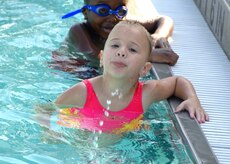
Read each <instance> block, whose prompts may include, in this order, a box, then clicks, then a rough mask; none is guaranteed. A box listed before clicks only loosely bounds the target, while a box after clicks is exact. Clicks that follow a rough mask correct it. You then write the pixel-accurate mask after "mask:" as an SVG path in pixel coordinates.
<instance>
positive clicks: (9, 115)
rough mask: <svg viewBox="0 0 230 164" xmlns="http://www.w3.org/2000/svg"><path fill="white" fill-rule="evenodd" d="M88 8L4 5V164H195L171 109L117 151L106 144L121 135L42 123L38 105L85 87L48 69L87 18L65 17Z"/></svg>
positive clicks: (157, 111)
mask: <svg viewBox="0 0 230 164" xmlns="http://www.w3.org/2000/svg"><path fill="white" fill-rule="evenodd" d="M28 1H29V2H28ZM82 4H83V3H82V2H78V4H77V3H76V1H75V2H73V1H72V0H66V1H61V0H55V1H54V0H51V1H45V0H39V1H37V0H9V1H6V0H0V13H1V17H0V95H1V96H0V145H1V146H0V163H17V164H18V163H22V164H23V163H47V164H50V163H191V160H190V159H189V157H188V155H187V153H186V151H185V147H184V145H183V144H182V141H181V138H180V136H179V135H178V134H177V132H175V128H174V125H173V123H172V120H171V119H172V117H173V116H172V114H171V113H169V112H168V111H167V110H166V108H167V104H165V103H164V102H161V103H157V104H153V106H152V107H151V109H150V110H149V112H148V113H146V114H145V120H144V121H143V123H142V124H143V127H144V126H145V125H146V126H148V127H149V129H146V128H141V130H138V131H133V132H130V133H127V134H124V135H123V136H122V137H120V138H119V139H118V140H117V139H116V141H115V143H114V144H106V142H107V141H108V140H111V138H113V137H114V136H110V135H104V134H98V133H89V132H85V131H80V130H77V129H70V128H64V127H59V128H57V129H58V130H57V131H55V130H54V131H53V133H48V132H46V130H45V129H44V128H43V127H42V125H40V124H39V123H38V122H37V121H36V120H35V113H36V112H35V109H34V108H35V106H36V105H37V104H46V103H49V101H53V100H54V99H55V98H56V97H57V95H59V94H60V93H61V92H63V91H64V90H66V89H67V88H69V87H70V86H72V85H73V84H75V83H76V82H78V81H79V80H80V79H78V78H77V77H76V76H75V75H74V74H70V73H66V72H62V71H58V70H55V69H52V68H50V67H49V64H48V62H49V61H50V60H51V51H52V50H55V49H57V48H58V47H59V45H60V43H61V42H62V41H63V40H64V38H65V36H66V34H67V31H68V28H69V27H70V26H71V25H72V24H73V23H74V22H75V21H79V20H81V19H82V16H81V15H79V17H78V18H77V17H74V18H71V19H66V20H64V21H62V20H61V19H60V17H61V16H62V15H63V14H65V13H67V12H69V11H72V10H75V9H77V8H79V7H80V6H82ZM103 142H105V143H103ZM101 143H102V144H101ZM103 144H104V146H103ZM101 145H102V146H101Z"/></svg>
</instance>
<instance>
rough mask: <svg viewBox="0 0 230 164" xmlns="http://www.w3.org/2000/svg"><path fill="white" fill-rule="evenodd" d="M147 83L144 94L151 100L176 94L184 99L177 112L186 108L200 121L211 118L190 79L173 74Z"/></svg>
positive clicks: (192, 116) (191, 115)
mask: <svg viewBox="0 0 230 164" xmlns="http://www.w3.org/2000/svg"><path fill="white" fill-rule="evenodd" d="M146 84H147V85H146V87H145V88H144V96H145V98H147V99H148V96H149V97H151V98H150V99H151V100H150V101H152V102H153V101H159V100H163V99H167V98H169V97H171V96H176V97H178V98H180V99H182V100H184V101H183V102H182V103H181V104H180V105H179V106H178V107H177V108H176V112H180V111H182V110H184V109H186V110H187V111H188V112H189V114H190V117H191V118H195V117H196V119H197V121H198V122H199V123H203V122H205V121H208V120H209V118H208V115H207V113H206V112H205V111H204V109H203V108H202V106H201V104H200V101H199V99H198V97H197V94H196V92H195V89H194V87H193V85H192V84H191V82H190V81H189V80H187V79H185V78H183V77H180V76H173V77H168V78H165V79H162V80H155V81H153V80H152V81H148V82H147V83H146ZM145 93H147V94H145ZM143 102H144V98H143ZM148 103H150V102H148Z"/></svg>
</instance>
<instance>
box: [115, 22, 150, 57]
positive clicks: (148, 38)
mask: <svg viewBox="0 0 230 164" xmlns="http://www.w3.org/2000/svg"><path fill="white" fill-rule="evenodd" d="M122 24H124V25H128V26H129V27H131V26H135V27H137V28H139V29H140V30H142V31H143V32H144V33H145V35H146V39H147V40H148V43H149V55H150V54H151V53H152V48H153V47H154V42H153V38H152V36H151V34H150V33H149V32H148V31H147V29H146V28H145V27H144V26H142V25H141V23H140V22H138V21H135V20H123V21H120V22H119V23H118V24H117V25H122ZM117 25H116V26H117Z"/></svg>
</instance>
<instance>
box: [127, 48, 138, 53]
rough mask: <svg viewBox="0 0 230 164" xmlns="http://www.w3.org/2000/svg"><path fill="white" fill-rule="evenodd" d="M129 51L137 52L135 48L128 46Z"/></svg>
mask: <svg viewBox="0 0 230 164" xmlns="http://www.w3.org/2000/svg"><path fill="white" fill-rule="evenodd" d="M129 51H130V52H134V53H136V52H137V50H136V49H134V48H130V49H129Z"/></svg>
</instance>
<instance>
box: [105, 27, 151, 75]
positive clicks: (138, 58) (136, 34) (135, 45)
mask: <svg viewBox="0 0 230 164" xmlns="http://www.w3.org/2000/svg"><path fill="white" fill-rule="evenodd" d="M149 51H150V43H149V41H148V39H147V35H146V33H145V32H144V31H143V30H141V28H139V27H137V26H130V25H127V24H120V25H118V26H116V27H115V28H114V29H113V31H112V32H111V34H110V35H109V37H108V39H107V41H106V44H105V48H104V52H103V57H102V58H101V62H102V63H103V67H104V73H109V74H112V75H113V76H116V77H122V78H124V77H128V78H134V79H136V78H138V77H139V76H142V75H145V74H146V73H147V72H148V69H149V67H147V68H146V64H147V65H148V66H149V64H150V63H148V62H147V61H148V57H149V53H150V52H149ZM145 71H147V72H145Z"/></svg>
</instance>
